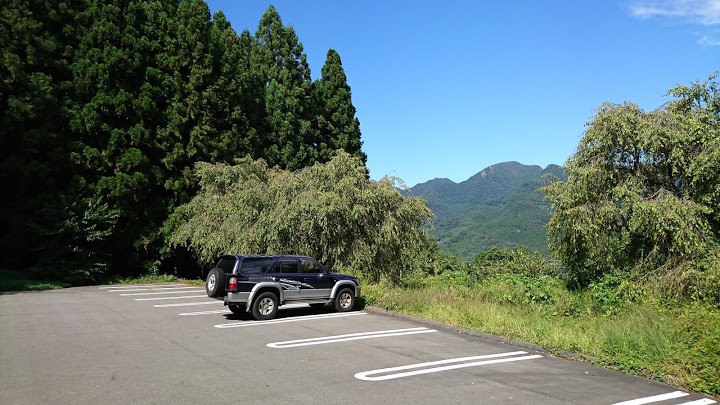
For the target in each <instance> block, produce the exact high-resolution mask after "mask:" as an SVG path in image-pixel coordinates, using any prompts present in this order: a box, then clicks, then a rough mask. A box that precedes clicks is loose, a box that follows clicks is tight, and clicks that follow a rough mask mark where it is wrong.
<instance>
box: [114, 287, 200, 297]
mask: <svg viewBox="0 0 720 405" xmlns="http://www.w3.org/2000/svg"><path fill="white" fill-rule="evenodd" d="M158 290H162V291H153V292H131V293H129V294H118V295H119V296H121V297H135V296H140V295H163V294H177V293H182V292H190V291H203V290H201V289H199V288H197V287H177V288H160V289H158ZM168 290H170V291H168ZM123 292H124V293H126V292H127V291H123Z"/></svg>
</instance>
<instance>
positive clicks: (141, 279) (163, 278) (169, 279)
mask: <svg viewBox="0 0 720 405" xmlns="http://www.w3.org/2000/svg"><path fill="white" fill-rule="evenodd" d="M158 283H183V284H189V285H205V280H200V279H196V280H195V279H194V280H188V279H184V278H179V277H175V276H173V275H167V274H160V275H153V274H146V275H143V276H138V277H130V278H113V279H110V280H107V281H105V282H104V284H158Z"/></svg>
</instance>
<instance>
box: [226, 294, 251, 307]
mask: <svg viewBox="0 0 720 405" xmlns="http://www.w3.org/2000/svg"><path fill="white" fill-rule="evenodd" d="M248 299H250V292H228V293H227V295H226V296H225V305H227V304H247V302H248Z"/></svg>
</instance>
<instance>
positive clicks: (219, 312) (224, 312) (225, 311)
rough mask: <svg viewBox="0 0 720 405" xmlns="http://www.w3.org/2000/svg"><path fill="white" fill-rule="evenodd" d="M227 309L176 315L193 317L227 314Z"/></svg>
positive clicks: (228, 311)
mask: <svg viewBox="0 0 720 405" xmlns="http://www.w3.org/2000/svg"><path fill="white" fill-rule="evenodd" d="M229 313H230V310H229V309H218V310H217V311H198V312H183V313H182V314H178V315H180V316H194V315H210V314H229Z"/></svg>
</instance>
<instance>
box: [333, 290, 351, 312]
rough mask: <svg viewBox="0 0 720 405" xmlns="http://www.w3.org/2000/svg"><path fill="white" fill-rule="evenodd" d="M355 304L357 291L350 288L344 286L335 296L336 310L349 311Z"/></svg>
mask: <svg viewBox="0 0 720 405" xmlns="http://www.w3.org/2000/svg"><path fill="white" fill-rule="evenodd" d="M354 306H355V293H354V292H353V290H351V289H349V288H343V289H342V290H340V291H339V292H338V294H337V295H336V296H335V310H336V311H338V312H347V311H350V310H352V309H353V307H354Z"/></svg>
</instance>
